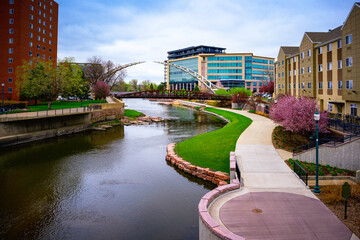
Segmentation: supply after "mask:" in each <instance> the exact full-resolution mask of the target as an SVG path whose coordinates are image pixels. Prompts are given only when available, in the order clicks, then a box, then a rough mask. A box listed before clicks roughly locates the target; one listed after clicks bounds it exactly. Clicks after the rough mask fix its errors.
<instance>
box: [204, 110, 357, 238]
mask: <svg viewBox="0 0 360 240" xmlns="http://www.w3.org/2000/svg"><path fill="white" fill-rule="evenodd" d="M223 110H228V109H223ZM228 111H232V112H235V113H238V114H241V115H244V116H246V117H248V118H250V119H252V120H253V122H252V124H251V125H250V126H249V127H248V128H247V129H246V130H245V131H244V132H243V133H242V135H241V136H240V137H239V139H238V141H237V143H236V150H235V156H236V160H237V163H238V165H239V166H240V171H241V177H242V180H243V184H244V186H243V187H242V188H241V189H240V190H238V191H232V192H229V193H228V194H226V195H224V196H222V197H220V198H218V199H216V200H214V202H212V203H211V205H210V207H209V213H210V215H211V216H212V217H213V218H214V219H215V220H216V221H217V222H218V223H219V224H220V225H221V226H223V227H224V228H226V229H228V230H229V231H230V232H233V233H235V234H237V235H239V236H241V237H244V238H246V239H347V240H348V239H358V238H357V237H356V236H355V235H353V234H352V232H351V231H350V230H349V229H348V228H347V227H346V226H345V225H344V224H343V223H342V222H341V221H340V220H339V219H338V218H337V217H336V216H335V215H334V214H333V213H332V212H331V211H330V210H329V209H328V208H327V207H326V206H325V205H324V204H323V203H322V202H321V201H320V200H319V199H318V198H317V197H316V196H315V195H314V194H313V193H312V192H311V191H310V189H309V188H307V187H306V186H305V184H304V183H303V182H302V181H301V180H300V179H299V178H298V177H297V176H296V175H295V174H294V173H293V172H292V170H291V169H290V168H289V167H288V166H287V165H286V163H285V162H284V160H283V158H282V157H281V156H280V154H281V155H283V156H285V157H287V153H282V152H281V151H280V154H279V152H278V151H277V150H276V149H275V148H274V146H273V145H272V140H271V135H272V131H273V129H274V128H275V126H276V125H275V124H274V123H273V122H272V121H271V120H270V119H267V118H265V117H263V116H260V115H256V114H252V113H248V112H247V111H239V110H228ZM285 157H284V158H285Z"/></svg>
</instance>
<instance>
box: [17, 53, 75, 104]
mask: <svg viewBox="0 0 360 240" xmlns="http://www.w3.org/2000/svg"><path fill="white" fill-rule="evenodd" d="M72 61H73V58H65V59H64V60H62V61H59V62H58V64H57V65H54V64H53V63H52V62H50V61H40V60H39V59H35V60H34V61H30V62H28V61H24V64H23V65H21V66H19V67H18V68H17V73H16V74H17V78H18V79H19V81H18V82H17V84H18V88H20V94H21V95H22V96H24V97H26V98H35V99H38V100H40V101H44V102H48V108H49V109H50V107H51V103H52V102H53V101H54V100H55V99H56V98H57V97H58V96H59V94H60V93H61V94H65V95H66V94H70V93H69V91H75V90H77V88H80V87H81V86H80V85H78V83H81V82H82V78H81V69H80V67H79V66H77V65H73V64H72ZM33 62H36V63H35V64H33Z"/></svg>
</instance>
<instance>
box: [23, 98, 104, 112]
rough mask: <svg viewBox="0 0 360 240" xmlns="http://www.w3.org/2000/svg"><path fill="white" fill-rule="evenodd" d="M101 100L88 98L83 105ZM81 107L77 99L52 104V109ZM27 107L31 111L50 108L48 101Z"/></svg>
mask: <svg viewBox="0 0 360 240" xmlns="http://www.w3.org/2000/svg"><path fill="white" fill-rule="evenodd" d="M99 102H100V100H86V101H83V102H82V106H83V107H85V106H87V105H89V104H93V103H99ZM102 103H106V101H104V100H103V101H102ZM78 107H81V102H75V101H56V102H53V103H52V104H51V108H50V110H51V109H65V108H78ZM27 109H28V110H30V111H44V110H48V104H47V103H39V104H37V105H29V106H27Z"/></svg>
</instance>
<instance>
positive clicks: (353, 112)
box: [350, 103, 357, 116]
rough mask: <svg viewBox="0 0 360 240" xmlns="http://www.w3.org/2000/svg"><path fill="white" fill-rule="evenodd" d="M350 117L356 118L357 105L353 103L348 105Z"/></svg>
mask: <svg viewBox="0 0 360 240" xmlns="http://www.w3.org/2000/svg"><path fill="white" fill-rule="evenodd" d="M350 115H351V116H357V104H355V103H352V104H350Z"/></svg>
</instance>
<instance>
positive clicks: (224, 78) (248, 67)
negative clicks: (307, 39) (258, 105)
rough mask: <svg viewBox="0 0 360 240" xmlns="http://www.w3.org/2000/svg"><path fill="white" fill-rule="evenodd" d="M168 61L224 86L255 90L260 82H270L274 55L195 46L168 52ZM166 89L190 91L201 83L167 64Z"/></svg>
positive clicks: (259, 85)
mask: <svg viewBox="0 0 360 240" xmlns="http://www.w3.org/2000/svg"><path fill="white" fill-rule="evenodd" d="M167 62H168V63H174V64H177V65H180V66H183V67H186V68H189V69H191V70H193V71H195V72H197V73H199V74H200V75H202V76H203V77H205V78H207V79H208V80H210V81H211V82H213V83H214V84H217V85H221V86H222V87H224V88H227V89H229V88H234V87H245V88H247V89H249V90H251V91H253V92H258V91H259V89H260V88H261V87H262V86H263V84H267V83H268V81H273V74H274V58H269V57H260V56H254V55H253V54H252V53H225V48H219V47H209V46H204V45H200V46H196V47H188V48H184V49H179V50H175V51H170V52H168V60H167ZM167 69H169V71H167V82H168V85H169V88H170V89H185V90H193V89H194V87H195V86H196V85H198V86H199V87H200V89H201V88H202V86H201V83H200V82H198V80H197V79H196V78H193V77H192V76H191V75H189V74H188V73H186V72H183V71H181V70H179V69H177V68H175V67H170V66H169V65H168V68H167Z"/></svg>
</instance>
